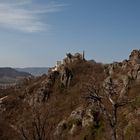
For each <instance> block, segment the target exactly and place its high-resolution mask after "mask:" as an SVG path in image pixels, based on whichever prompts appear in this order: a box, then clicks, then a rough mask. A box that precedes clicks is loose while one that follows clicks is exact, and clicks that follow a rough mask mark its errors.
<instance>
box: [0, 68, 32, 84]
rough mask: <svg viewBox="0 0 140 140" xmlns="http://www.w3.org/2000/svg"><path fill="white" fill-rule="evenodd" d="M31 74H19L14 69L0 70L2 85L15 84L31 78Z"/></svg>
mask: <svg viewBox="0 0 140 140" xmlns="http://www.w3.org/2000/svg"><path fill="white" fill-rule="evenodd" d="M29 76H31V74H29V73H27V72H19V71H17V70H15V69H13V68H9V67H5V68H4V67H3V68H2V67H1V68H0V83H14V82H16V80H18V79H20V78H25V77H29Z"/></svg>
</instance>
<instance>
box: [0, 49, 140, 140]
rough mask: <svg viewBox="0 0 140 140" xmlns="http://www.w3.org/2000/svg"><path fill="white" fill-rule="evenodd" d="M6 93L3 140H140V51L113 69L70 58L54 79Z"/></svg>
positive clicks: (28, 82)
mask: <svg viewBox="0 0 140 140" xmlns="http://www.w3.org/2000/svg"><path fill="white" fill-rule="evenodd" d="M1 92H3V94H2V95H3V96H1V98H0V112H1V119H0V123H1V124H2V125H0V139H1V140H5V139H6V140H12V139H13V140H20V139H27V140H45V139H47V140H92V139H95V140H110V139H113V138H112V136H113V135H114V134H112V132H115V133H116V134H115V136H116V138H115V139H118V140H134V139H135V140H138V139H139V137H140V128H139V126H140V122H139V120H140V51H139V50H134V51H132V53H131V55H130V57H129V60H124V61H122V62H114V63H112V64H101V63H100V64H99V63H96V62H94V63H92V62H91V61H87V60H86V59H85V58H84V55H83V54H79V53H76V54H74V55H72V54H70V53H69V54H67V56H66V58H64V60H63V63H59V64H58V65H56V66H55V67H53V68H51V69H50V70H49V73H48V75H43V76H41V77H37V78H28V79H25V80H24V82H22V85H18V87H15V88H14V89H12V88H11V89H8V90H5V91H1ZM114 110H115V111H116V112H115V111H114ZM114 112H115V114H113V113H114ZM1 126H3V128H2V127H1ZM113 129H114V131H112V130H113ZM7 131H8V133H6V132H7Z"/></svg>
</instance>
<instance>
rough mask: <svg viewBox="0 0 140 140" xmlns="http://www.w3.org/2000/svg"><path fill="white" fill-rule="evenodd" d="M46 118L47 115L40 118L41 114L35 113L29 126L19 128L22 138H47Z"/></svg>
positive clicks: (45, 139)
mask: <svg viewBox="0 0 140 140" xmlns="http://www.w3.org/2000/svg"><path fill="white" fill-rule="evenodd" d="M46 120H47V117H45V118H42V116H41V114H39V113H36V115H35V116H34V117H33V119H32V121H31V128H30V129H26V128H23V127H22V128H21V135H22V139H23V140H47V138H46V132H45V128H46Z"/></svg>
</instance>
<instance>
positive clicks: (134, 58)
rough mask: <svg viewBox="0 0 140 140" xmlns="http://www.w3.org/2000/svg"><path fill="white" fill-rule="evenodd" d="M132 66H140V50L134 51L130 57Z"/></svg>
mask: <svg viewBox="0 0 140 140" xmlns="http://www.w3.org/2000/svg"><path fill="white" fill-rule="evenodd" d="M129 60H130V62H131V63H132V65H135V64H140V50H133V51H132V52H131V55H130V56H129Z"/></svg>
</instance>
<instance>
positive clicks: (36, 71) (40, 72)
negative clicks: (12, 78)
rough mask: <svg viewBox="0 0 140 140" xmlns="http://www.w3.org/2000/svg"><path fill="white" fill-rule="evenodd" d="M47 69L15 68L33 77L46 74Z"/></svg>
mask: <svg viewBox="0 0 140 140" xmlns="http://www.w3.org/2000/svg"><path fill="white" fill-rule="evenodd" d="M48 69H49V68H48V67H27V68H16V70H18V71H21V72H27V73H30V74H32V75H34V76H41V75H43V74H47V73H48Z"/></svg>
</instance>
